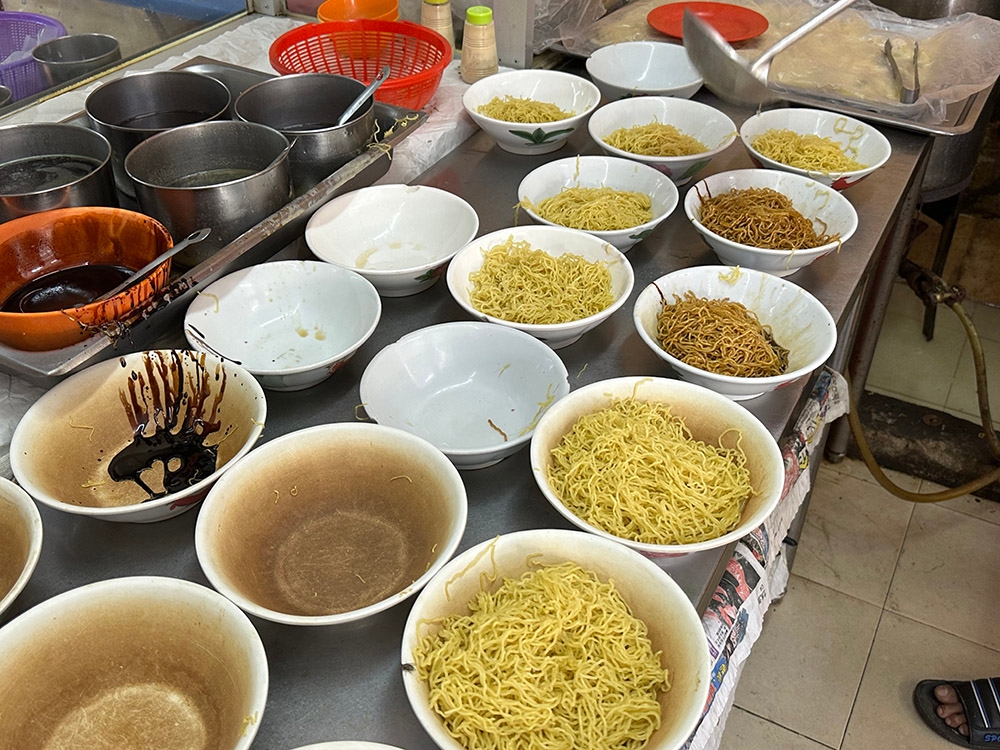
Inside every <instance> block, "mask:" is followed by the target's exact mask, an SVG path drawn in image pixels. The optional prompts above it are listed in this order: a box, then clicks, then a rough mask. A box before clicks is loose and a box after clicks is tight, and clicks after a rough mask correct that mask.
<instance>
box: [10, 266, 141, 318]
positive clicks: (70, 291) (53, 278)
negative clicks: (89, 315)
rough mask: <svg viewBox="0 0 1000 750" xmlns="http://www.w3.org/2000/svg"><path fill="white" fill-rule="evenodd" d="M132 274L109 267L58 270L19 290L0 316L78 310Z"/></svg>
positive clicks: (126, 270) (36, 279) (129, 270)
mask: <svg viewBox="0 0 1000 750" xmlns="http://www.w3.org/2000/svg"><path fill="white" fill-rule="evenodd" d="M133 273H134V271H133V270H132V269H131V268H125V267H124V266H115V265H111V264H109V263H94V264H92V265H87V266H74V267H72V268H61V269H59V270H58V271H52V272H51V273H47V274H44V275H42V276H39V277H38V278H35V279H32V280H31V281H29V282H28V283H27V284H24V285H23V286H21V287H19V288H18V289H16V290H15V291H14V293H13V294H11V295H10V296H9V297H7V299H5V300H4V301H3V304H0V312H14V313H16V312H24V313H40V312H52V311H54V310H68V309H71V308H74V307H81V306H83V305H86V304H88V303H90V302H92V301H93V300H95V299H97V298H98V297H100V296H101V295H102V294H104V293H105V292H108V291H110V290H112V289H114V288H115V287H116V286H118V285H119V284H121V283H122V282H123V281H125V279H127V278H128V277H129V276H131V275H132V274H133Z"/></svg>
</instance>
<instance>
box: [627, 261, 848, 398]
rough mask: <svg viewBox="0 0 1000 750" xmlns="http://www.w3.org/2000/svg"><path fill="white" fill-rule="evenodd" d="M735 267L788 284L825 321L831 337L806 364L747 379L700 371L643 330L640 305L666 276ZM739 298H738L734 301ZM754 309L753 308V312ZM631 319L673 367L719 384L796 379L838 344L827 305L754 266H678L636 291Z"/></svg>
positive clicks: (696, 274)
mask: <svg viewBox="0 0 1000 750" xmlns="http://www.w3.org/2000/svg"><path fill="white" fill-rule="evenodd" d="M734 268H735V269H738V270H739V272H740V274H746V275H748V276H750V277H753V278H757V279H758V280H759V281H760V283H762V284H770V285H774V286H779V287H790V288H794V289H796V290H797V291H798V292H799V293H800V294H801V296H802V297H803V298H804V299H806V300H807V304H809V306H810V307H814V308H815V309H816V310H817V312H818V314H819V316H820V317H822V318H823V321H824V322H825V323H826V324H827V330H829V331H831V332H832V336H831V337H830V339H829V341H827V342H826V344H824V346H823V348H822V350H821V352H820V355H817V357H815V358H814V360H813V361H812V362H810V363H809V364H806V365H803V366H802V367H799V368H798V369H796V370H789V371H787V372H784V373H782V374H781V375H770V376H766V377H760V378H750V377H738V376H735V375H723V374H721V373H714V372H711V371H709V370H702V369H701V368H698V367H694V366H693V365H689V364H688V363H686V362H684V361H682V360H680V359H677V357H675V356H673V355H672V354H670V353H669V352H667V351H666V350H665V349H664V348H663V347H662V346H659V344H658V342H657V341H656V340H655V339H653V338H652V337H651V336H650V335H649V333H648V332H647V331H646V329H645V328H644V327H643V325H642V323H641V322H640V320H639V306H640V304H641V303H643V302H646V300H647V299H649V298H650V297H652V296H653V295H654V294H656V295H657V296H659V292H660V289H659V287H658V286H657V284H659V283H663V282H665V281H666V280H667V279H670V280H671V281H673V280H675V279H683V278H685V277H695V278H697V277H700V276H706V275H709V274H712V273H719V274H723V275H725V274H727V273H732V271H733V269H734ZM737 301H738V300H737ZM753 312H756V311H753ZM632 321H633V323H634V324H635V328H636V332H637V333H638V334H639V337H640V338H641V339H642V340H643V341H644V342H645V343H646V345H647V346H649V348H650V349H652V350H653V352H654V353H655V354H656V355H658V356H659V357H660V358H661V359H663V360H664V361H666V362H667V364H669V365H670V366H671V367H674V368H676V369H677V370H681V371H684V372H689V373H691V374H692V375H697V376H699V377H702V378H704V379H705V380H712V381H716V382H718V383H720V384H725V385H732V386H744V385H746V386H750V385H752V386H757V385H760V386H763V387H764V388H765V389H768V388H771V387H774V386H778V385H781V384H782V383H790V382H792V381H793V380H798V379H799V378H800V377H802V376H803V375H808V374H809V373H811V372H813V371H814V370H815V369H816V368H817V367H819V366H820V365H822V364H823V363H824V362H826V360H827V359H829V358H830V355H831V354H833V350H834V349H836V347H837V324H836V322H835V321H834V319H833V316H832V315H831V314H830V311H829V310H827V309H826V305H824V304H823V303H822V302H820V301H819V299H817V298H816V297H815V296H814V295H813V294H812V293H810V292H809V291H808V290H807V289H803V288H802V287H801V286H799V285H798V284H796V283H795V282H793V281H789V280H788V279H787V278H785V277H782V276H775V275H774V274H771V273H767V272H766V271H758V270H756V269H753V268H743V267H740V266H727V265H713V266H690V267H688V268H681V269H678V270H676V271H671V272H670V273H667V274H664V275H663V276H660V277H659V278H658V279H654V280H653V281H651V282H649V284H647V285H646V287H645V288H644V289H643V290H642V291H641V292H639V295H638V297H636V300H635V305H634V306H633V308H632Z"/></svg>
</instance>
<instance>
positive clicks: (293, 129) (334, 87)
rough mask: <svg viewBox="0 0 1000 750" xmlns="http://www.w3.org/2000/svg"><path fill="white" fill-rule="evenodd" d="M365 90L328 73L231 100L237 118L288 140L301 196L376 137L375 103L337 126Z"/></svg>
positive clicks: (293, 78)
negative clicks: (350, 105)
mask: <svg viewBox="0 0 1000 750" xmlns="http://www.w3.org/2000/svg"><path fill="white" fill-rule="evenodd" d="M364 90H365V85H364V84H363V83H361V82H360V81H356V80H354V79H353V78H348V77H346V76H338V75H333V74H331V73H299V74H294V75H287V76H280V77H277V78H269V79H268V80H266V81H262V82H261V83H258V84H256V85H254V86H251V87H250V88H248V89H247V90H246V91H244V92H243V93H242V94H240V96H239V97H238V98H237V99H236V104H235V106H234V112H235V114H236V117H238V118H239V119H240V120H244V121H246V122H256V123H260V124H262V125H268V126H269V127H272V128H274V129H275V130H278V131H280V132H281V133H283V134H284V135H285V136H287V137H288V139H289V140H293V141H294V142H293V144H292V150H291V153H290V155H289V163H290V164H291V168H292V183H293V185H294V188H295V193H296V194H297V195H301V194H302V193H304V192H306V191H307V190H309V189H310V188H312V187H314V186H315V185H316V184H317V183H318V182H320V181H321V180H323V179H325V178H327V177H329V176H330V175H331V174H333V173H334V172H335V171H337V170H338V169H339V168H340V167H342V166H344V165H345V164H347V162H349V161H350V160H351V159H353V158H354V157H355V156H357V155H358V154H360V153H361V152H362V151H364V149H365V147H366V146H367V145H368V144H369V143H370V142H371V141H372V139H373V137H374V133H375V100H374V97H369V100H368V101H367V102H365V103H364V104H362V105H361V107H360V108H359V109H358V112H357V114H355V115H354V117H352V118H351V119H350V120H349V121H348V122H346V123H344V124H343V125H337V121H338V120H339V119H340V116H341V114H343V112H344V110H346V109H347V106H348V105H349V104H351V102H353V101H354V100H355V99H356V98H357V97H358V95H359V94H361V92H363V91H364Z"/></svg>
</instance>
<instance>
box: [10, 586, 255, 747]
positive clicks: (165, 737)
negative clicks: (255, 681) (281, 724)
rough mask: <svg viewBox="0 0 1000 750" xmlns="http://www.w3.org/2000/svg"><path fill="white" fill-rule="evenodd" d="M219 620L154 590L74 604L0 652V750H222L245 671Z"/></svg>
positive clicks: (235, 718) (236, 731)
mask: <svg viewBox="0 0 1000 750" xmlns="http://www.w3.org/2000/svg"><path fill="white" fill-rule="evenodd" d="M219 620H220V618H219V617H218V616H217V615H212V614H211V613H208V612H195V611H192V608H191V607H184V606H175V605H174V603H173V602H171V601H169V600H168V601H164V600H162V599H157V598H155V597H154V595H153V594H146V595H138V594H133V595H131V596H127V597H126V596H119V597H116V598H115V599H113V600H104V599H102V600H101V601H100V602H98V603H96V604H95V603H91V604H86V605H83V606H80V605H77V606H73V607H72V609H71V611H70V612H68V613H67V614H66V615H63V614H60V615H59V616H57V617H53V618H52V621H51V623H50V624H47V625H46V626H44V627H42V628H39V629H38V630H37V631H36V632H34V633H33V634H32V635H31V636H30V640H29V641H28V642H23V641H22V642H21V643H20V644H19V645H15V646H14V647H13V648H8V649H7V650H6V651H5V653H3V654H2V655H0V671H2V673H3V674H4V680H3V681H2V684H0V715H2V716H3V721H2V722H0V747H5V748H8V747H9V748H24V749H25V750H27V748H39V749H40V750H71V749H72V750H76V749H77V748H83V747H85V748H87V750H139V749H140V748H149V747H156V748H157V750H224V749H225V748H232V747H234V746H235V745H236V744H237V742H238V741H239V738H240V737H241V736H242V733H243V731H244V718H245V716H246V710H247V707H248V706H249V704H250V698H249V696H250V687H249V686H250V682H251V676H250V668H249V664H248V661H247V658H246V655H245V654H244V652H243V648H242V646H241V644H240V641H239V639H238V638H237V637H236V636H235V634H234V633H233V632H231V631H232V628H227V627H224V626H221V625H220V622H219Z"/></svg>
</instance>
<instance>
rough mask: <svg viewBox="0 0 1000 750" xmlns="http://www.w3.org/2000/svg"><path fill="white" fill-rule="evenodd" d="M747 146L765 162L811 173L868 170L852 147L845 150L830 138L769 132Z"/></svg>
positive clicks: (792, 132)
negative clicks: (769, 160) (775, 162)
mask: <svg viewBox="0 0 1000 750" xmlns="http://www.w3.org/2000/svg"><path fill="white" fill-rule="evenodd" d="M750 145H751V146H753V148H754V149H755V150H756V151H758V152H760V153H761V154H763V155H764V156H766V157H767V158H768V159H773V160H774V161H777V162H781V163H782V164H787V165H788V166H790V167H796V168H798V169H805V170H808V171H810V172H838V173H839V172H853V171H855V170H858V169H865V168H866V167H867V165H866V164H862V163H861V162H859V161H857V159H856V158H855V157H856V156H857V149H856V148H855V147H853V146H848V147H847V149H846V150H845V149H843V148H841V146H840V144H839V143H837V142H836V141H835V140H833V139H832V138H825V137H823V136H821V135H816V134H814V133H796V132H795V131H794V130H788V129H785V128H771V129H770V130H767V131H765V132H763V133H761V134H760V135H755V136H754V137H753V138H751V139H750Z"/></svg>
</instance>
